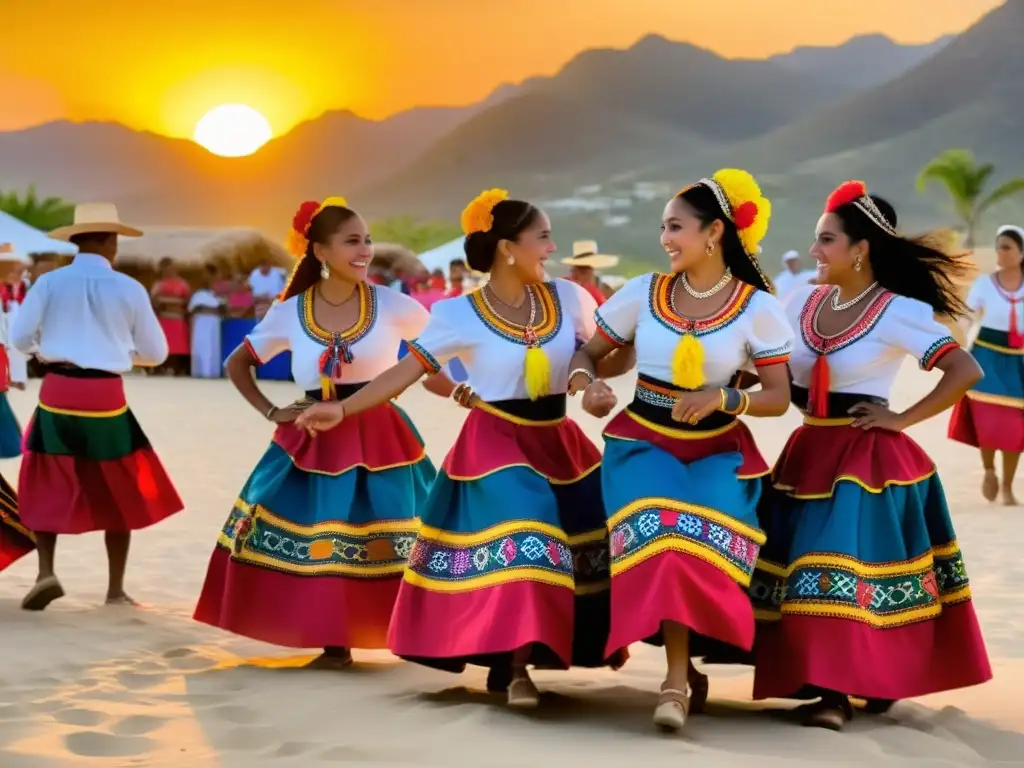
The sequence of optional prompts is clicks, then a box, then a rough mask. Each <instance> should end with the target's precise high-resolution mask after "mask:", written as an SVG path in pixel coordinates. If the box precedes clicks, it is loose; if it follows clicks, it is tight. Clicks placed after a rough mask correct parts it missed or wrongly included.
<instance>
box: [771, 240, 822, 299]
mask: <svg viewBox="0 0 1024 768" xmlns="http://www.w3.org/2000/svg"><path fill="white" fill-rule="evenodd" d="M782 266H783V267H784V269H783V270H782V271H781V272H780V273H779V274H777V275H776V276H775V279H774V280H772V282H773V283H774V284H775V296H776V298H778V300H779V301H785V300H786V297H787V296H789V294H791V293H792V292H793V291H795V290H796V289H797V288H799V287H800V286H802V285H807V284H808V283H810V282H811V280H813V279H814V277H815V275H817V271H816V270H813V269H805V270H801V269H800V254H799V253H797V252H796V251H787V252H786V253H785V254H784V255H783V257H782Z"/></svg>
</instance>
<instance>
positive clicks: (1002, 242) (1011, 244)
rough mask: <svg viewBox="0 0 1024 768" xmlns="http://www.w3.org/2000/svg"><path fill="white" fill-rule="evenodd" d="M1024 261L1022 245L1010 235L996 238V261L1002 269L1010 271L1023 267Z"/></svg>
mask: <svg viewBox="0 0 1024 768" xmlns="http://www.w3.org/2000/svg"><path fill="white" fill-rule="evenodd" d="M1022 260H1024V253H1022V252H1021V247H1020V244H1019V243H1018V242H1017V241H1016V240H1015V239H1014V238H1013V237H1011V236H1010V235H1000V236H999V237H997V238H996V261H997V263H998V264H999V268H1000V269H1010V268H1011V267H1019V266H1021V261H1022Z"/></svg>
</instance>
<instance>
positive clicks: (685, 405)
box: [672, 388, 722, 424]
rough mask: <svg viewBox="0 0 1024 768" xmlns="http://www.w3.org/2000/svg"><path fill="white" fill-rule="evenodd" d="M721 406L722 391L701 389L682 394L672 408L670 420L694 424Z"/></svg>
mask: <svg viewBox="0 0 1024 768" xmlns="http://www.w3.org/2000/svg"><path fill="white" fill-rule="evenodd" d="M721 405H722V390H721V389H719V388H715V389H702V390H700V391H698V392H684V393H683V394H682V395H681V396H680V398H679V399H678V400H676V404H675V405H673V406H672V418H673V419H675V420H676V421H681V422H683V423H684V424H696V423H697V422H698V421H700V420H701V419H706V418H707V417H708V416H710V415H711V414H712V413H714V412H715V411H717V410H718V409H719V407H720V406H721Z"/></svg>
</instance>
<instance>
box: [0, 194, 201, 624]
mask: <svg viewBox="0 0 1024 768" xmlns="http://www.w3.org/2000/svg"><path fill="white" fill-rule="evenodd" d="M141 234H142V233H141V232H139V231H138V230H137V229H133V228H132V227H128V226H126V225H124V224H121V223H120V222H119V220H118V216H117V210H116V209H115V208H114V206H112V205H108V204H103V203H95V204H88V205H80V206H78V207H77V208H76V209H75V223H74V224H72V225H71V226H68V227H61V228H60V229H57V230H54V231H53V232H51V233H50V236H51V237H54V238H57V239H61V240H69V241H71V242H73V243H74V244H75V245H77V246H78V249H79V253H78V255H77V256H75V258H74V261H73V262H72V263H71V264H69V265H68V266H66V267H61V268H59V269H55V270H54V271H52V272H48V273H47V274H45V275H42V276H41V277H40V278H39V280H38V281H37V282H36V284H35V285H34V286H33V287H32V290H31V291H29V292H28V295H27V296H26V297H25V301H24V303H23V304H22V305H21V309H20V310H19V312H18V315H17V317H16V318H15V320H14V323H13V325H12V327H11V330H10V341H11V344H12V345H13V346H14V347H16V348H17V349H19V350H20V351H22V352H23V353H25V354H27V355H34V356H35V357H36V358H37V359H38V360H39V361H40V362H41V363H42V364H43V366H44V371H45V373H44V376H43V382H42V386H41V387H40V390H39V407H38V408H37V409H36V412H35V414H34V415H33V417H32V423H31V425H30V427H29V430H28V433H27V435H26V437H25V453H24V459H23V460H22V464H21V474H20V477H19V481H18V495H19V512H20V514H21V518H22V522H23V523H24V525H25V527H26V528H28V529H29V530H31V531H33V532H34V534H35V539H36V546H37V549H38V552H39V575H38V577H37V580H36V583H35V585H34V586H33V587H32V589H31V590H30V591H29V593H28V595H26V596H25V599H24V600H23V601H22V608H25V609H26V610H34V611H41V610H43V609H44V608H46V606H47V605H49V604H50V603H51V602H52V601H53V600H56V599H57V598H59V597H61V596H63V594H64V589H63V587H62V586H61V583H60V581H58V579H57V576H56V574H55V572H54V567H53V558H54V552H55V550H56V546H57V536H58V535H59V534H69V533H71V534H76V533H87V532H90V531H104V532H105V535H106V545H107V558H108V560H109V566H110V568H109V574H110V578H109V582H108V586H107V602H108V603H113V604H121V605H134V602H133V601H132V599H131V598H130V597H128V595H127V594H126V593H125V591H124V572H125V566H126V565H127V561H128V548H129V545H130V543H131V531H133V530H138V529H140V528H145V527H147V526H150V525H152V524H154V523H156V522H159V521H160V520H162V519H164V518H165V517H168V516H170V515H173V514H174V513H176V512H180V511H181V509H182V508H183V506H184V505H183V504H182V503H181V498H180V497H179V496H178V493H177V491H176V490H175V488H174V485H173V484H172V483H171V480H170V478H169V477H168V476H167V473H166V471H165V470H164V468H163V465H162V464H161V463H160V459H159V458H158V457H157V455H156V453H155V452H154V451H153V448H152V446H151V445H150V443H149V440H148V439H147V438H146V435H145V434H144V433H143V431H142V428H141V427H140V426H139V423H138V421H136V419H135V416H134V415H133V414H132V412H131V410H130V409H129V408H128V404H127V402H126V401H125V396H124V386H123V382H122V381H121V375H122V374H124V373H128V372H129V371H131V369H132V367H133V366H134V365H159V364H160V363H162V362H163V361H164V359H165V358H166V357H167V339H166V338H165V337H164V333H163V330H162V329H161V328H160V323H159V322H158V321H157V318H156V314H155V313H154V312H153V306H152V304H151V303H150V299H149V293H148V292H147V291H146V289H145V288H144V287H143V286H142V285H141V284H140V283H138V282H137V281H135V280H134V279H132V278H131V277H129V276H128V275H125V274H122V273H120V272H115V271H114V268H113V261H114V258H115V257H116V255H117V237H118V235H122V236H126V237H138V236H139V235H141Z"/></svg>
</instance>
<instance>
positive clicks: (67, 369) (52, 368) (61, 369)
mask: <svg viewBox="0 0 1024 768" xmlns="http://www.w3.org/2000/svg"><path fill="white" fill-rule="evenodd" d="M42 369H43V370H42V373H43V376H45V375H46V374H48V373H53V374H56V375H57V376H67V377H68V378H70V379H119V378H121V374H119V373H111V372H110V371H101V370H99V369H98V368H79V367H78V366H77V365H71V364H70V363H44V364H43V367H42Z"/></svg>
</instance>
